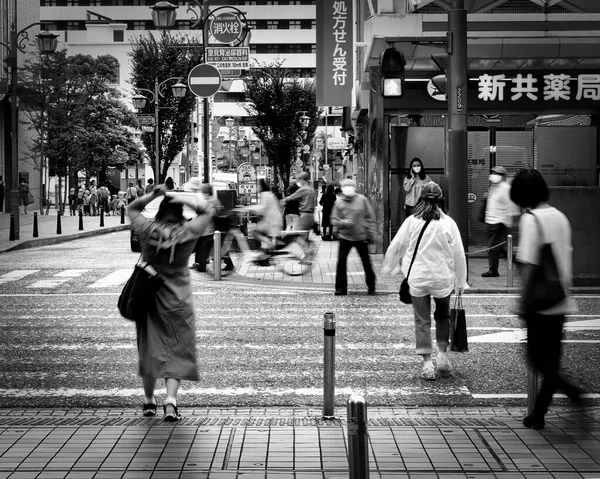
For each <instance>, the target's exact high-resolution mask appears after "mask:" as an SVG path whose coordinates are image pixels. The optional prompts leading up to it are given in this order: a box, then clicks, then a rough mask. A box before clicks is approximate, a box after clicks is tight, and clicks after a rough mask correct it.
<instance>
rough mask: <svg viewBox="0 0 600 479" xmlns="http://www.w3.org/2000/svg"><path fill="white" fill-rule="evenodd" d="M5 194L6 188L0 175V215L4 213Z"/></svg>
mask: <svg viewBox="0 0 600 479" xmlns="http://www.w3.org/2000/svg"><path fill="white" fill-rule="evenodd" d="M5 194H6V186H5V185H4V179H3V178H2V175H0V213H3V212H4V196H5Z"/></svg>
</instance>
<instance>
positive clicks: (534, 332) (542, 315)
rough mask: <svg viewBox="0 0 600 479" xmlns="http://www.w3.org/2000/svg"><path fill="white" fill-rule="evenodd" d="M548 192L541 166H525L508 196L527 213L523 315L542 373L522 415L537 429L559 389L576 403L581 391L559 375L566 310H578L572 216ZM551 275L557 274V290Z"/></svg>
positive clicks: (521, 255) (522, 242) (531, 353)
mask: <svg viewBox="0 0 600 479" xmlns="http://www.w3.org/2000/svg"><path fill="white" fill-rule="evenodd" d="M548 197H549V191H548V186H547V185H546V182H545V180H544V178H543V177H542V175H541V174H540V172H539V171H537V170H535V169H528V170H521V171H520V172H519V173H518V174H517V176H515V179H514V180H513V182H512V186H511V189H510V199H511V200H512V201H513V202H514V203H516V204H517V205H518V206H520V207H521V208H524V209H526V210H527V212H528V214H524V215H522V216H521V220H520V223H519V250H518V253H517V261H519V264H520V271H521V280H522V284H523V290H522V292H521V298H520V301H519V314H520V316H521V317H522V318H523V319H524V320H525V321H526V323H527V355H528V357H529V361H530V363H531V365H532V366H533V367H534V368H536V369H537V370H538V371H540V372H541V373H542V374H543V376H544V379H543V381H542V386H541V388H540V391H539V394H538V396H537V398H536V401H535V406H534V409H533V411H532V413H531V414H530V415H529V416H527V417H525V418H524V419H523V424H524V425H525V426H527V427H531V428H534V429H542V428H543V427H544V424H545V422H544V415H545V414H546V413H547V412H548V407H549V406H550V402H551V401H552V396H553V395H554V393H555V392H556V391H557V390H558V389H560V390H562V391H563V392H564V393H565V394H566V395H567V396H569V398H570V399H572V400H573V401H575V402H578V401H579V398H580V395H581V391H580V390H579V388H578V387H576V386H574V385H573V384H571V383H569V382H568V381H567V380H566V379H565V378H563V377H562V376H561V375H560V374H559V370H560V356H561V340H562V333H563V324H564V322H565V314H569V313H573V312H575V311H576V307H575V304H574V302H573V300H572V299H571V298H570V297H569V288H570V287H571V274H572V254H573V246H572V244H571V225H570V223H569V220H568V219H567V217H566V216H565V215H564V214H563V213H562V212H560V211H559V210H557V209H556V208H554V207H552V206H550V205H549V204H548ZM548 246H549V247H548ZM544 249H546V251H544ZM550 263H552V264H550ZM552 269H553V270H554V271H555V273H554V275H553V274H552V271H551V270H552ZM544 271H545V272H544ZM552 276H557V279H558V283H559V289H561V291H559V292H558V293H557V292H556V290H555V286H556V285H555V283H556V281H552ZM540 285H542V286H543V287H545V288H546V289H547V294H546V298H544V297H543V296H544V295H543V294H541V295H540V294H539V286H540ZM560 286H562V288H560ZM534 298H536V299H535V300H534Z"/></svg>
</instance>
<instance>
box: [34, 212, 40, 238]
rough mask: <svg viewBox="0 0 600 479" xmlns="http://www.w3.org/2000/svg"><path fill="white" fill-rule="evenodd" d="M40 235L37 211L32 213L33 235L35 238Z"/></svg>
mask: <svg viewBox="0 0 600 479" xmlns="http://www.w3.org/2000/svg"><path fill="white" fill-rule="evenodd" d="M39 235H40V233H39V231H38V216H37V211H35V212H34V213H33V237H34V238H37V237H38V236H39Z"/></svg>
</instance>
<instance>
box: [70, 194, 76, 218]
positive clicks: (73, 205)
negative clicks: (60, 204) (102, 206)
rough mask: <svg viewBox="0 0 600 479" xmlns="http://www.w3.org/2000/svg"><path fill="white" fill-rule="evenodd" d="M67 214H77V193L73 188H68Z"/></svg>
mask: <svg viewBox="0 0 600 479" xmlns="http://www.w3.org/2000/svg"><path fill="white" fill-rule="evenodd" d="M69 214H70V215H71V216H75V215H76V214H77V193H75V188H71V189H70V190H69Z"/></svg>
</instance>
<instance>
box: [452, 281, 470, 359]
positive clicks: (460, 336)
mask: <svg viewBox="0 0 600 479" xmlns="http://www.w3.org/2000/svg"><path fill="white" fill-rule="evenodd" d="M450 351H456V352H458V353H466V352H468V351H469V342H468V340H467V319H466V317H465V310H464V308H463V304H462V295H461V294H460V293H458V294H457V295H456V299H455V300H454V308H452V309H451V310H450Z"/></svg>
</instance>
